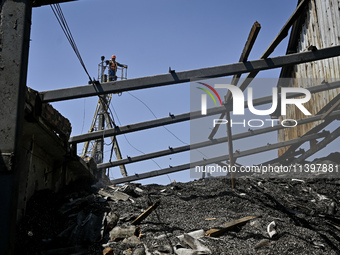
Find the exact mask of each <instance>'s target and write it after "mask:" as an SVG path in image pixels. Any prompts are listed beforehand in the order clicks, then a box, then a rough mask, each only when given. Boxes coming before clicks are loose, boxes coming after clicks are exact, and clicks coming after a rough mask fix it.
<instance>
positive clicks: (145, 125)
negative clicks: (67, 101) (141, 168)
mask: <svg viewBox="0 0 340 255" xmlns="http://www.w3.org/2000/svg"><path fill="white" fill-rule="evenodd" d="M339 87H340V81H336V82H332V83H326V84H323V85H318V86H314V87H310V88H308V90H309V91H310V92H311V93H312V94H313V93H317V92H320V91H324V90H330V89H335V88H339ZM298 96H303V94H301V93H290V94H289V96H288V97H287V98H293V97H298ZM271 102H272V96H266V97H261V98H258V99H254V101H253V105H254V106H258V105H263V104H268V103H271ZM245 107H248V104H247V102H245ZM226 110H227V111H231V110H232V103H228V104H225V105H224V106H219V107H214V108H210V109H208V110H207V115H202V114H201V111H195V112H191V113H190V112H189V113H183V114H180V115H176V116H175V115H174V116H170V117H166V118H162V119H156V120H151V121H145V122H140V123H137V124H130V125H126V126H121V127H116V128H112V129H106V130H104V131H96V132H92V133H87V134H81V135H77V136H73V137H70V139H69V142H70V143H81V142H85V141H89V140H95V139H98V138H101V137H110V136H116V135H121V134H126V133H131V132H135V131H140V130H145V129H149V128H154V127H159V126H164V125H169V124H174V123H178V122H182V121H188V120H190V119H198V118H203V117H206V116H211V115H216V114H221V113H222V112H225V111H226Z"/></svg>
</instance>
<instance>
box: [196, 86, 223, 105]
mask: <svg viewBox="0 0 340 255" xmlns="http://www.w3.org/2000/svg"><path fill="white" fill-rule="evenodd" d="M198 83H199V84H202V85H203V86H206V87H207V88H209V89H210V90H211V91H212V92H213V93H214V94H215V95H216V96H217V98H218V100H219V101H220V104H221V105H223V104H222V100H221V98H220V96H219V95H218V93H217V91H216V90H215V89H214V88H213V87H211V86H210V85H208V84H206V83H203V82H198ZM197 88H198V89H200V90H203V91H204V92H206V93H207V94H208V95H209V96H210V97H211V98H212V100H213V101H214V103H215V105H216V106H217V103H216V100H215V97H214V96H213V94H211V92H210V91H209V90H207V89H204V88H200V87H197Z"/></svg>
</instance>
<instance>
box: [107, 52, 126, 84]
mask: <svg viewBox="0 0 340 255" xmlns="http://www.w3.org/2000/svg"><path fill="white" fill-rule="evenodd" d="M118 66H120V67H124V68H127V65H122V64H119V63H118V62H117V61H116V56H115V55H112V57H111V60H110V62H109V81H115V80H117V76H116V73H117V67H118Z"/></svg>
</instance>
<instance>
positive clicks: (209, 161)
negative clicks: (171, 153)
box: [111, 132, 329, 184]
mask: <svg viewBox="0 0 340 255" xmlns="http://www.w3.org/2000/svg"><path fill="white" fill-rule="evenodd" d="M327 135H329V132H322V133H319V134H314V135H310V136H306V137H304V138H296V139H292V140H288V141H285V142H279V143H275V144H270V145H266V146H262V147H258V148H254V149H250V150H245V151H240V152H236V153H233V154H234V158H241V157H245V156H249V155H252V154H257V153H261V152H265V151H270V150H274V149H278V148H281V147H285V146H289V145H292V144H294V143H297V142H301V141H309V140H313V139H317V138H321V137H325V136H327ZM227 158H229V155H224V156H219V157H215V158H211V159H207V160H201V161H197V162H193V163H191V164H190V163H187V164H183V165H179V166H174V167H169V168H165V169H161V170H155V171H151V172H146V173H141V174H135V175H130V176H128V177H124V178H118V179H115V180H111V183H112V184H119V183H125V182H131V181H137V180H141V179H146V178H150V177H155V176H159V175H164V174H169V173H174V172H179V171H183V170H187V169H190V168H191V167H194V166H205V165H209V164H213V163H217V162H221V161H225V160H226V159H227Z"/></svg>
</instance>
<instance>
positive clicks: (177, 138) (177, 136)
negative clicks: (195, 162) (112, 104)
mask: <svg viewBox="0 0 340 255" xmlns="http://www.w3.org/2000/svg"><path fill="white" fill-rule="evenodd" d="M127 93H128V94H129V95H130V96H132V97H134V98H135V99H137V100H138V101H139V102H141V103H142V104H143V105H144V106H145V107H146V108H147V109H148V110H149V111H150V112H151V114H152V115H153V116H154V117H155V118H156V119H158V118H157V116H156V114H155V113H154V112H153V111H152V110H151V108H150V107H149V106H148V105H147V104H146V103H145V102H143V100H141V99H140V98H138V97H136V96H135V95H132V94H131V93H130V92H129V91H127ZM162 127H163V128H165V130H167V131H168V132H169V133H170V134H171V135H172V136H173V137H175V138H176V139H177V140H178V141H180V142H181V143H183V144H185V145H188V143H186V142H184V141H183V140H181V139H180V138H179V137H178V136H176V135H175V134H174V133H173V132H172V131H170V130H169V129H168V128H167V127H165V126H162ZM195 150H197V151H198V152H199V153H201V154H202V155H203V156H204V157H206V158H208V156H207V155H205V154H204V153H203V152H201V151H200V150H199V149H195Z"/></svg>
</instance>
